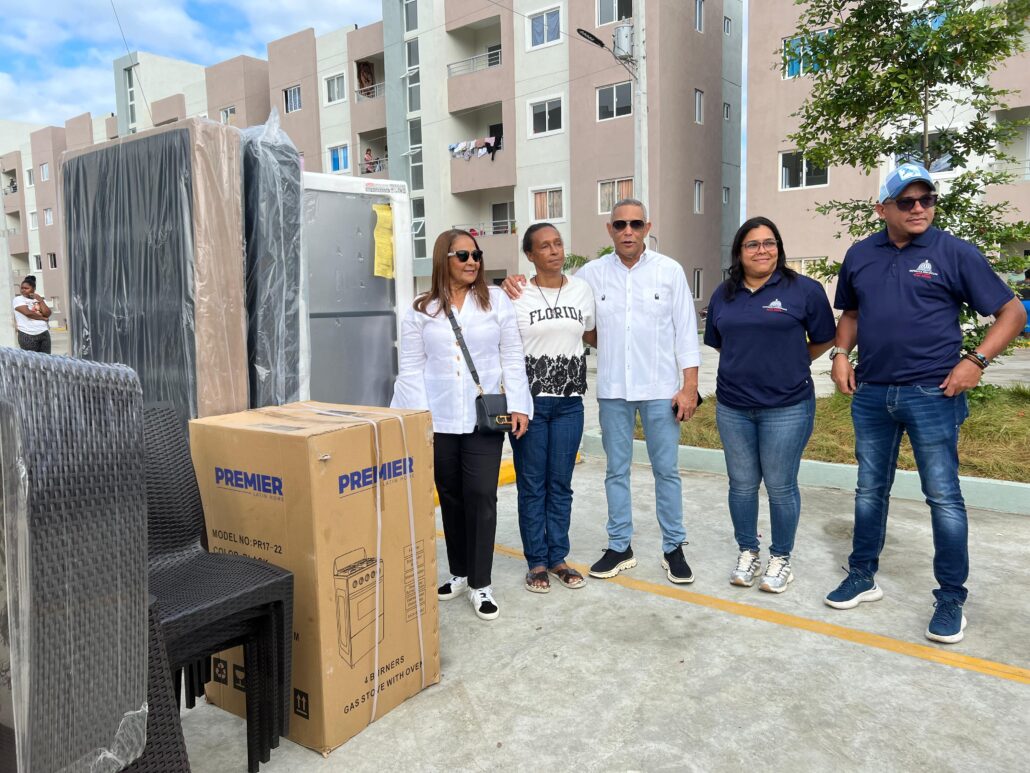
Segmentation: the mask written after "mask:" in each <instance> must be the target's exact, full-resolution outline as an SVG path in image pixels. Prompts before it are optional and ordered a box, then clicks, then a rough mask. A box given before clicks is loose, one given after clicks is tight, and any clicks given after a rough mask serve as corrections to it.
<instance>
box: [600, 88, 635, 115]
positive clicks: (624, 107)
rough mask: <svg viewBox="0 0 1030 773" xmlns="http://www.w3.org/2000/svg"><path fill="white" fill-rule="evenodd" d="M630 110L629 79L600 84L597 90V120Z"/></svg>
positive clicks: (631, 98) (630, 89) (631, 97)
mask: <svg viewBox="0 0 1030 773" xmlns="http://www.w3.org/2000/svg"><path fill="white" fill-rule="evenodd" d="M632 112H633V85H632V84H631V83H630V82H629V81H626V82H625V83H615V84H612V85H611V86H602V87H601V88H599V89H598V90H597V120H598V121H607V120H609V119H611V118H618V117H619V116H623V115H629V114H630V113H632Z"/></svg>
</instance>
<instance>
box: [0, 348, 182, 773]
mask: <svg viewBox="0 0 1030 773" xmlns="http://www.w3.org/2000/svg"><path fill="white" fill-rule="evenodd" d="M142 418H143V415H142V395H141V392H140V387H139V382H138V381H137V379H136V376H135V374H133V372H132V371H131V370H130V369H129V368H127V367H124V366H117V365H102V364H97V363H90V362H82V361H78V360H71V359H67V358H64V357H50V356H47V355H42V354H36V353H30V352H22V351H19V350H15V349H6V348H0V474H2V482H3V490H2V505H3V522H4V523H3V534H2V535H0V536H2V537H3V538H2V539H0V547H2V548H3V549H2V550H0V563H5V564H6V566H5V568H4V570H3V571H2V572H0V574H3V575H4V576H5V578H12V583H11V586H10V587H5V588H3V590H4V592H3V593H0V596H2V597H3V604H2V606H3V607H4V609H2V610H0V628H2V629H3V631H2V634H0V660H2V659H3V655H4V654H5V653H6V654H7V655H9V657H10V662H9V663H8V664H0V674H2V675H3V677H2V678H0V701H3V700H5V698H6V700H8V701H9V702H10V703H11V704H12V708H13V711H14V716H15V717H16V721H15V723H14V725H15V732H14V740H15V744H16V748H17V751H16V757H17V760H16V761H15V762H13V763H12V762H11V760H10V759H7V760H3V761H2V763H0V768H3V769H4V770H5V771H6V770H17V771H65V770H74V771H78V770H95V771H102V772H103V773H107V772H108V771H118V770H121V769H122V768H123V767H124V766H125V765H126V764H128V763H130V762H132V761H133V760H135V759H136V758H137V757H139V755H140V753H141V752H142V750H143V748H144V744H145V740H146V739H145V734H146V726H147V553H146V551H147V547H146V545H147V533H146V527H147V522H146V512H147V511H146V499H145V493H144V489H143V487H142V486H141V485H140V482H141V480H142V478H143V454H142V451H143V423H142ZM3 585H5V586H6V582H4V583H3ZM8 602H9V606H8ZM8 624H9V625H8ZM2 735H5V736H7V742H6V743H5V744H4V746H5V747H7V749H8V753H9V752H10V740H11V738H10V735H11V734H10V733H2ZM168 769H169V770H174V768H168Z"/></svg>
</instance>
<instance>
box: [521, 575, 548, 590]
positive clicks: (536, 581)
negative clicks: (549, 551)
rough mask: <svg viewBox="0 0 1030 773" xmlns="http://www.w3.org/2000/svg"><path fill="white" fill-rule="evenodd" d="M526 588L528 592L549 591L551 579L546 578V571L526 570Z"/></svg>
mask: <svg viewBox="0 0 1030 773" xmlns="http://www.w3.org/2000/svg"><path fill="white" fill-rule="evenodd" d="M526 590H528V591H529V592H530V593H550V592H551V581H550V580H549V579H547V572H546V571H544V570H541V571H539V572H526Z"/></svg>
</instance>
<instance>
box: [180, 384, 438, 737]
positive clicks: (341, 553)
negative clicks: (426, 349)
mask: <svg viewBox="0 0 1030 773" xmlns="http://www.w3.org/2000/svg"><path fill="white" fill-rule="evenodd" d="M401 421H403V427H404V431H405V433H406V440H407V449H406V450H405V447H404V439H403V438H402V432H401ZM370 422H372V423H370ZM373 424H374V426H373ZM376 434H378V441H379V453H378V457H377V454H376V444H375V438H376ZM190 441H191V446H192V451H193V464H194V466H195V468H196V471H197V479H198V481H199V482H200V493H201V497H202V498H203V502H204V511H205V514H206V518H207V536H208V543H209V546H210V549H211V550H212V552H226V553H238V554H241V555H248V556H253V557H254V558H259V559H262V560H265V561H268V562H270V563H273V564H276V565H277V566H282V567H284V568H286V569H289V570H290V571H292V572H293V575H294V603H293V630H294V634H293V713H292V715H291V716H290V733H289V738H290V739H291V740H293V741H295V742H297V743H299V744H302V745H304V746H307V747H309V748H311V749H315V750H316V751H320V752H322V753H323V754H325V753H328V752H329V751H331V750H332V749H334V748H336V747H337V746H339V745H340V744H342V743H344V742H345V741H347V739H349V738H351V737H352V736H354V735H355V734H357V733H358V732H360V731H361V729H362V728H364V727H365V726H366V725H368V724H369V723H370V722H371V721H372V720H373V716H372V708H373V702H375V704H376V705H375V710H376V711H375V717H374V718H375V719H378V718H379V717H381V716H383V715H384V714H386V713H387V712H388V711H390V710H391V709H393V708H395V707H396V706H398V705H399V704H400V703H402V702H403V701H404V700H406V699H407V698H410V697H411V696H412V695H415V694H416V693H417V692H419V691H420V690H421V689H423V687H424V686H429V685H431V684H435V683H436V682H438V681H439V680H440V638H439V617H438V608H437V604H438V602H437V598H436V593H435V586H436V519H435V514H434V510H435V508H434V505H433V425H432V420H431V418H430V415H429V413H428V412H425V411H402V410H392V409H387V408H363V407H360V406H345V405H331V404H327V403H314V402H309V403H293V404H291V405H286V406H280V407H269V408H260V409H257V410H252V411H245V412H243V413H234V414H230V415H227V416H217V417H211V418H206V419H198V420H195V421H193V422H191V423H190ZM409 481H410V483H411V505H412V511H411V517H412V521H410V522H409V510H408V501H409V500H408V486H407V485H406V484H407V482H409ZM377 491H378V492H379V494H380V496H381V529H380V528H378V527H377V524H378V523H379V519H378V518H377V511H376V495H377ZM412 523H413V528H414V541H413V540H412V538H411V529H412ZM416 577H417V584H416ZM377 588H379V589H380V593H379V596H378V614H377V610H376V601H377V594H376V589H377ZM416 588H417V598H418V604H416ZM419 612H421V615H420V614H419ZM420 617H421V622H422V636H421V647H422V651H421V653H420V649H419V648H420V641H419V638H420V637H419V625H418V623H419V619H420ZM377 662H378V671H377V670H376V667H375V664H376V663H377ZM213 671H214V681H212V682H211V683H210V684H209V685H208V691H207V695H208V699H209V700H210V701H211V702H212V703H215V704H216V705H218V706H221V707H223V708H225V709H227V710H229V711H232V712H233V713H235V714H238V715H240V716H244V715H245V714H246V706H245V698H244V692H243V690H244V688H245V681H244V680H245V674H244V673H243V658H242V653H241V651H240V650H239V648H237V649H236V650H233V651H230V652H227V653H222V654H220V655H219V656H217V659H216V661H215V663H214V669H213ZM377 691H378V692H377ZM373 699H375V700H373Z"/></svg>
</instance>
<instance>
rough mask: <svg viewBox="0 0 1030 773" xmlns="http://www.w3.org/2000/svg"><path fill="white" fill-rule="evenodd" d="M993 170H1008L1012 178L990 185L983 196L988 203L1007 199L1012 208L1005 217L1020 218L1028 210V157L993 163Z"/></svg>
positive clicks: (1029, 183)
mask: <svg viewBox="0 0 1030 773" xmlns="http://www.w3.org/2000/svg"><path fill="white" fill-rule="evenodd" d="M993 169H994V171H995V172H1008V173H1009V174H1011V175H1013V176H1014V178H1015V179H1014V180H1013V181H1012V182H1011V183H1009V184H1008V185H992V186H991V187H989V188H988V189H987V193H986V195H985V196H984V198H985V199H986V201H987V203H988V204H998V203H1000V202H1002V201H1007V202H1008V203H1009V205H1010V206H1011V208H1012V210H1011V211H1010V213H1009V216H1008V218H1007V219H1011V218H1020V217H1022V216H1025V214H1026V213H1027V212H1030V159H1023V160H1022V161H1015V162H1008V163H1000V164H995V165H994V167H993Z"/></svg>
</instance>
